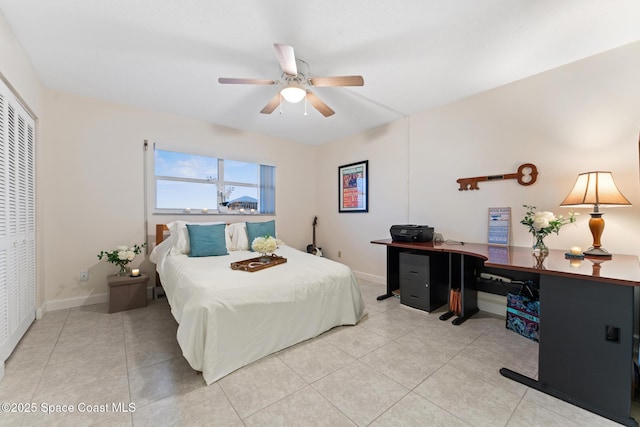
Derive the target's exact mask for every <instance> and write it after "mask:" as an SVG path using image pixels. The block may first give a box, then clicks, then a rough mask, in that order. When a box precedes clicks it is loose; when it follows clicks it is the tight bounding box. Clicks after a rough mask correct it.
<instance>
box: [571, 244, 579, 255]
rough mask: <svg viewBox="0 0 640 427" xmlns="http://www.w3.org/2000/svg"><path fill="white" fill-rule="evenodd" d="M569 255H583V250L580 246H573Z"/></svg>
mask: <svg viewBox="0 0 640 427" xmlns="http://www.w3.org/2000/svg"><path fill="white" fill-rule="evenodd" d="M569 253H570V254H571V255H582V248H581V247H580V246H572V247H571V249H569Z"/></svg>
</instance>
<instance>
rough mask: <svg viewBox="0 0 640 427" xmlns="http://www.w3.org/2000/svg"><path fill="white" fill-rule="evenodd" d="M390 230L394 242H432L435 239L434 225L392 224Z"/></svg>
mask: <svg viewBox="0 0 640 427" xmlns="http://www.w3.org/2000/svg"><path fill="white" fill-rule="evenodd" d="M390 232H391V239H393V241H394V242H431V241H432V240H433V227H429V226H428V225H415V224H405V225H392V226H391V229H390Z"/></svg>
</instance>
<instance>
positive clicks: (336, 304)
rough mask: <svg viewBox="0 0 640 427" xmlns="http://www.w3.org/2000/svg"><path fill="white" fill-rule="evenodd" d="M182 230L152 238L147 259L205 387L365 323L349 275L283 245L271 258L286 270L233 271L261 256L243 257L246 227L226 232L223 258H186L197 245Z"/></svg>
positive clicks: (176, 225) (180, 225)
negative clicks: (331, 333)
mask: <svg viewBox="0 0 640 427" xmlns="http://www.w3.org/2000/svg"><path fill="white" fill-rule="evenodd" d="M265 223H266V222H265ZM265 223H249V227H251V229H255V228H254V225H255V224H265ZM186 224H187V223H185V222H183V221H174V222H173V223H170V224H168V229H169V230H170V233H171V234H170V235H169V236H168V238H166V239H164V240H163V238H162V237H160V238H158V237H157V238H156V242H157V243H159V244H157V245H156V247H155V248H154V250H153V251H152V253H151V257H150V259H151V261H152V262H154V263H155V264H156V271H157V273H158V277H159V280H160V282H161V283H162V287H163V288H164V291H165V294H166V296H167V299H168V302H169V305H170V306H171V313H172V314H173V316H174V318H175V319H176V321H177V322H178V332H177V340H178V343H179V345H180V347H181V349H182V353H183V355H184V357H185V359H186V360H187V361H188V362H189V364H190V365H191V367H192V368H193V369H195V370H197V371H201V372H202V374H203V377H204V380H205V381H206V383H207V384H211V383H213V382H215V381H217V380H218V379H220V378H222V377H224V376H225V375H227V374H229V373H231V372H233V371H235V370H236V369H239V368H241V367H242V366H245V365H247V364H249V363H251V362H253V361H255V360H258V359H260V358H262V357H264V356H267V355H269V354H272V353H274V352H276V351H279V350H282V349H284V348H286V347H289V346H291V345H294V344H296V343H299V342H301V341H304V340H307V339H310V338H313V337H315V336H317V335H319V334H321V333H323V332H325V331H327V330H329V329H331V328H333V327H336V326H340V325H355V324H356V323H357V322H358V321H359V320H360V319H361V318H362V317H363V315H364V313H365V312H364V303H363V301H362V296H361V295H360V290H359V288H358V284H357V282H356V280H355V277H354V275H353V273H352V271H351V269H350V268H349V267H347V266H345V265H343V264H340V263H337V262H334V261H331V260H329V259H326V258H322V257H317V256H314V255H311V254H308V253H306V252H302V251H299V250H297V249H295V248H292V247H289V246H287V245H286V244H284V243H281V242H280V244H279V246H278V249H277V251H276V254H277V255H279V256H282V257H285V258H286V259H287V262H286V263H284V264H280V265H277V266H274V267H270V268H266V269H263V270H260V271H256V272H246V271H241V270H233V269H231V266H230V265H231V263H232V262H239V261H243V260H246V259H249V258H254V257H256V256H258V254H257V253H256V252H251V251H249V250H248V249H249V248H248V239H249V237H250V233H249V235H247V226H246V225H245V223H235V224H226V225H223V227H224V230H225V231H224V233H225V242H224V245H225V246H226V248H227V251H226V252H227V253H228V254H227V255H219V256H190V255H193V254H194V252H193V251H192V252H191V253H185V252H188V249H187V248H189V245H190V244H191V245H192V246H193V248H195V243H196V241H195V239H192V241H191V242H189V240H188V236H189V234H188V231H189V230H193V229H194V227H193V226H194V225H196V224H192V225H190V226H189V227H191V228H189V229H187V227H186ZM201 224H202V223H201ZM213 224H215V223H213ZM274 224H275V223H274ZM274 227H275V225H274ZM165 228H167V227H165V226H163V225H158V226H157V227H156V235H157V236H158V235H159V236H163V231H162V230H163V229H165ZM185 230H186V231H185ZM274 234H275V233H274ZM185 238H186V239H187V242H186V243H185Z"/></svg>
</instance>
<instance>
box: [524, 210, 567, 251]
mask: <svg viewBox="0 0 640 427" xmlns="http://www.w3.org/2000/svg"><path fill="white" fill-rule="evenodd" d="M522 206H524V207H525V208H527V212H526V213H525V215H524V218H523V219H522V221H520V223H521V224H524V225H526V226H527V227H528V228H529V232H530V233H531V234H533V246H532V247H531V250H532V252H533V253H536V254H548V253H549V248H548V247H547V245H546V244H545V243H544V238H545V237H547V236H548V235H549V234H551V233H556V234H559V233H560V228H562V226H563V225H565V224H569V223H572V222H576V215H577V214H576V213H575V212H569V218H565V217H563V216H562V215H558V216H556V215H554V214H553V212H548V211H544V212H536V207H535V206H531V205H522Z"/></svg>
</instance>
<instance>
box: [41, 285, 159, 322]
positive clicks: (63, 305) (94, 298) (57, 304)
mask: <svg viewBox="0 0 640 427" xmlns="http://www.w3.org/2000/svg"><path fill="white" fill-rule="evenodd" d="M147 299H153V287H148V288H147ZM105 302H109V294H108V293H105V294H97V295H89V296H86V297H75V298H65V299H59V300H53V301H47V302H46V303H44V304H42V306H41V307H40V308H39V309H37V310H36V319H42V317H43V316H44V315H45V313H47V312H49V311H57V310H66V309H69V308H76V307H82V306H85V305H94V304H102V303H105Z"/></svg>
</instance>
